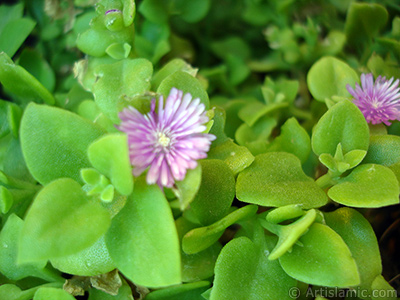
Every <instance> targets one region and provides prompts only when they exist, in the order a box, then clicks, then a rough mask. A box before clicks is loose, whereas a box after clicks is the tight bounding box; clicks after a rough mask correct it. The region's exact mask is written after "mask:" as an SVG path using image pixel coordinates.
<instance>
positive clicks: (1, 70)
mask: <svg viewBox="0 0 400 300" xmlns="http://www.w3.org/2000/svg"><path fill="white" fill-rule="evenodd" d="M0 66H1V67H0V82H1V84H2V85H3V86H4V88H5V89H7V91H8V92H11V93H13V94H15V95H16V96H18V97H20V98H21V99H23V102H26V103H27V102H29V101H30V100H32V101H36V102H42V101H43V102H45V103H47V104H49V105H53V104H54V102H55V100H54V97H53V95H52V94H50V92H49V91H48V90H47V89H46V88H45V87H44V86H43V85H42V84H41V83H40V82H39V81H38V80H37V79H36V78H35V77H33V76H32V75H31V74H30V73H29V72H28V71H26V70H25V69H24V68H23V67H21V66H17V65H16V64H14V62H13V61H12V60H11V59H10V57H8V55H7V54H5V53H0Z"/></svg>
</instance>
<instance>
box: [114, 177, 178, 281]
mask: <svg viewBox="0 0 400 300" xmlns="http://www.w3.org/2000/svg"><path fill="white" fill-rule="evenodd" d="M106 245H107V248H108V250H109V252H110V255H111V258H112V260H113V261H114V262H115V264H116V265H117V267H118V269H119V270H120V271H121V272H122V273H123V274H124V275H125V276H126V277H128V278H129V279H130V280H132V281H133V282H135V283H136V284H139V285H143V286H147V287H163V286H168V285H173V284H178V283H180V282H181V259H180V249H179V240H178V234H177V231H176V227H175V223H174V219H173V216H172V212H171V208H170V207H169V205H168V202H167V200H166V199H165V196H164V194H163V192H162V191H161V190H160V188H159V187H158V186H156V185H151V186H149V185H147V183H146V181H145V179H144V177H139V178H138V179H137V181H136V182H135V188H134V191H133V193H132V194H131V195H130V196H129V198H128V201H127V203H126V204H125V206H124V208H123V209H122V210H121V211H120V212H119V213H118V215H116V216H115V217H114V219H113V221H112V224H111V227H110V229H109V230H108V232H107V234H106ZM155 257H157V259H154V258H155Z"/></svg>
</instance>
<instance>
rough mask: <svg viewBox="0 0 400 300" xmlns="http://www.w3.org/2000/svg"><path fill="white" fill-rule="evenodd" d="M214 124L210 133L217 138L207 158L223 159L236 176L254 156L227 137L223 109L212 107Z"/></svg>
mask: <svg viewBox="0 0 400 300" xmlns="http://www.w3.org/2000/svg"><path fill="white" fill-rule="evenodd" d="M213 120H214V124H213V126H212V127H211V130H210V133H211V134H214V135H215V136H216V137H217V139H216V140H215V141H213V143H212V144H211V148H210V151H209V152H208V158H211V159H220V160H223V161H224V162H225V163H226V164H227V165H228V166H229V168H230V169H231V170H232V171H233V174H234V175H235V176H236V174H238V173H239V172H241V171H242V170H244V169H245V168H247V167H248V166H249V165H251V163H252V162H253V161H254V156H253V155H252V154H251V152H250V151H249V150H248V149H247V148H246V147H244V146H238V145H237V144H235V143H234V142H233V141H232V140H231V139H229V138H228V137H227V136H226V134H225V132H224V127H225V111H224V110H223V109H221V108H219V107H216V108H214V119H213Z"/></svg>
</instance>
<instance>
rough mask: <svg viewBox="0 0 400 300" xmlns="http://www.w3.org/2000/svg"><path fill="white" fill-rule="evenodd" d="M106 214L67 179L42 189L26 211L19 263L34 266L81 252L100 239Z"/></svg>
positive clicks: (108, 223)
mask: <svg viewBox="0 0 400 300" xmlns="http://www.w3.org/2000/svg"><path fill="white" fill-rule="evenodd" d="M110 221H111V220H110V214H109V213H108V211H107V210H106V209H105V208H103V207H102V206H101V204H100V203H97V202H93V201H92V200H90V199H89V198H88V197H87V196H86V194H85V192H84V191H83V190H82V189H81V186H80V185H79V183H77V182H76V181H74V180H72V179H70V178H62V179H58V180H55V181H53V182H52V183H50V184H48V185H47V186H46V187H45V188H43V189H42V190H41V191H40V192H39V193H38V194H37V196H36V198H35V199H34V202H33V204H32V206H31V208H30V209H29V211H28V213H27V216H26V219H25V223H24V227H23V228H22V232H21V235H20V244H19V249H18V250H19V252H18V261H19V262H35V261H41V260H47V259H51V258H53V257H61V256H65V255H70V254H73V253H76V252H78V251H81V250H83V249H85V248H87V247H89V246H90V245H92V244H93V243H94V242H95V241H96V240H98V239H99V238H100V236H101V235H103V234H104V233H105V232H106V230H107V229H108V227H109V225H110Z"/></svg>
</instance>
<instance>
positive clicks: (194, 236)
mask: <svg viewBox="0 0 400 300" xmlns="http://www.w3.org/2000/svg"><path fill="white" fill-rule="evenodd" d="M256 212H257V206H256V205H246V206H244V207H242V208H239V209H238V210H235V211H234V212H232V213H230V214H229V215H227V216H225V217H224V218H222V219H221V220H219V221H217V222H215V223H214V224H211V225H209V226H205V227H199V228H195V229H193V230H191V231H189V232H188V233H186V234H185V236H184V237H183V239H182V249H183V251H185V252H186V253H187V254H194V253H198V252H200V251H203V250H204V249H207V248H208V247H210V246H211V245H213V244H214V243H215V242H216V241H218V239H219V238H220V237H221V235H222V234H223V233H224V231H225V229H226V228H228V227H229V226H231V225H232V224H234V223H237V222H238V221H240V220H243V219H247V218H249V217H251V216H253V215H255V214H256Z"/></svg>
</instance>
